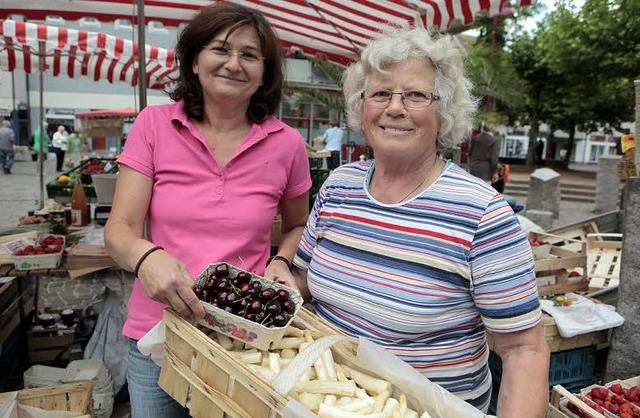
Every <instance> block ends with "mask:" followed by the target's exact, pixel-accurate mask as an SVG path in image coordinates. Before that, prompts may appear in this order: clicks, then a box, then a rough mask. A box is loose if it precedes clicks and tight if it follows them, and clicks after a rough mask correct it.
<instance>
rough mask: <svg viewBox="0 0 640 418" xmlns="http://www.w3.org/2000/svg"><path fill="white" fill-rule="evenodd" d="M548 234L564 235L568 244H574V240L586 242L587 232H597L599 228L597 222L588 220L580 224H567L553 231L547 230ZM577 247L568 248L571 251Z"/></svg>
mask: <svg viewBox="0 0 640 418" xmlns="http://www.w3.org/2000/svg"><path fill="white" fill-rule="evenodd" d="M549 232H550V234H552V235H554V236H560V237H564V238H565V239H569V240H571V241H568V244H569V245H575V242H576V241H577V242H586V241H587V235H588V234H599V233H600V228H598V224H597V223H596V222H595V221H588V222H585V223H582V224H577V225H568V226H566V227H563V228H558V229H554V230H553V231H549ZM576 248H577V247H574V248H569V249H571V250H573V251H576Z"/></svg>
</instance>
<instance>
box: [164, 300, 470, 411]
mask: <svg viewBox="0 0 640 418" xmlns="http://www.w3.org/2000/svg"><path fill="white" fill-rule="evenodd" d="M297 319H298V320H300V321H301V322H303V323H305V324H309V326H310V327H311V328H314V329H315V330H317V331H318V332H319V333H320V334H322V335H331V334H340V332H339V331H337V330H335V329H334V328H333V327H332V326H330V325H329V324H326V323H324V322H323V321H321V320H320V319H318V318H317V317H315V316H314V315H313V314H311V313H309V311H307V310H305V309H304V308H302V309H300V310H299V312H298V315H297ZM163 320H164V323H165V331H166V332H165V334H166V335H165V336H166V339H165V346H164V353H165V356H164V362H163V365H162V371H161V373H160V378H159V380H158V383H159V385H160V387H162V389H164V391H165V392H167V393H168V394H169V395H170V396H171V397H172V398H174V399H175V400H176V401H178V402H179V403H180V404H181V405H187V401H188V397H189V393H191V398H190V406H189V413H190V415H191V416H192V417H194V418H201V417H207V418H222V417H225V418H226V417H230V418H281V417H283V414H284V411H285V408H286V406H287V404H288V403H289V401H290V398H289V397H288V396H282V395H280V394H279V393H278V392H277V391H276V390H274V389H273V388H272V387H271V386H270V385H269V383H267V380H264V379H262V378H260V377H259V376H258V375H257V374H256V373H255V372H253V371H252V370H251V369H250V368H249V367H247V366H246V365H245V364H244V363H242V362H241V361H240V360H238V359H237V358H236V357H234V356H233V355H232V354H231V353H230V352H228V351H226V350H224V349H223V348H222V347H221V346H220V345H219V344H218V343H216V342H215V341H214V340H212V339H211V338H210V337H209V336H207V335H205V334H204V333H202V332H201V331H200V330H198V329H197V328H195V327H194V326H193V325H192V324H190V323H189V322H188V321H186V320H185V319H182V318H180V317H179V316H178V315H176V314H175V313H173V312H172V311H170V310H165V312H164V315H163ZM331 351H332V353H333V357H334V358H335V360H336V362H337V363H340V364H345V365H346V364H349V363H350V360H352V359H354V358H355V357H356V355H357V351H358V345H357V343H356V342H355V341H353V340H344V341H340V342H339V343H337V344H335V345H333V346H332V347H331ZM371 375H373V376H375V374H374V373H371ZM336 383H338V382H336ZM442 395H444V393H442V394H441V395H440V396H442ZM407 396H408V395H407ZM451 398H454V397H453V395H451ZM454 399H455V400H457V398H454ZM449 401H451V399H449ZM408 402H409V403H411V399H408ZM453 403H455V401H453ZM466 408H470V409H472V410H473V408H472V407H470V406H469V405H468V404H465V411H466ZM474 411H476V412H477V416H482V413H481V412H480V411H477V410H474ZM418 414H420V413H418ZM465 416H469V417H471V416H474V415H473V414H467V415H465Z"/></svg>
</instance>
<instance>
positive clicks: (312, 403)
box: [298, 392, 325, 412]
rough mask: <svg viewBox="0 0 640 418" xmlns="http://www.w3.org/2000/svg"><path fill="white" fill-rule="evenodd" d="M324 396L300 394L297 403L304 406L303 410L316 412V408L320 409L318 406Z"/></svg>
mask: <svg viewBox="0 0 640 418" xmlns="http://www.w3.org/2000/svg"><path fill="white" fill-rule="evenodd" d="M324 398H325V395H323V394H321V393H307V392H302V393H300V394H299V395H298V402H300V403H301V404H302V405H304V406H305V408H307V409H309V410H311V411H313V412H318V408H320V404H321V403H322V401H323V400H324Z"/></svg>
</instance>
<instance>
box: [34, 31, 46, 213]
mask: <svg viewBox="0 0 640 418" xmlns="http://www.w3.org/2000/svg"><path fill="white" fill-rule="evenodd" d="M38 46H39V49H40V50H39V51H38V69H39V70H40V129H39V131H37V132H40V135H39V136H40V137H39V138H35V141H38V140H39V141H40V149H39V151H38V176H39V177H40V200H39V201H38V209H42V208H43V207H44V156H45V153H44V138H43V134H44V135H46V132H43V130H44V126H43V125H44V70H45V62H44V54H45V44H44V41H39V42H38Z"/></svg>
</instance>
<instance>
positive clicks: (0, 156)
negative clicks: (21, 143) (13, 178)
mask: <svg viewBox="0 0 640 418" xmlns="http://www.w3.org/2000/svg"><path fill="white" fill-rule="evenodd" d="M14 158H15V157H14V154H13V150H11V149H0V164H2V172H3V173H4V174H9V173H11V168H12V167H13V159H14Z"/></svg>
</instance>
